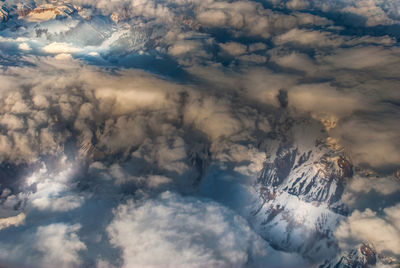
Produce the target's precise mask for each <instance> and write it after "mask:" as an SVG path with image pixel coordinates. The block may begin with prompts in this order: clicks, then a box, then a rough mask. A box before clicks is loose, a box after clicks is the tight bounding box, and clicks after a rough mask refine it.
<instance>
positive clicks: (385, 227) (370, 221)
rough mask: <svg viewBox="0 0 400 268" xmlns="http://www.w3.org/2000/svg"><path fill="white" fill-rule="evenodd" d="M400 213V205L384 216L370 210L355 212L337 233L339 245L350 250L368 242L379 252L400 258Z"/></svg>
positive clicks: (385, 212)
mask: <svg viewBox="0 0 400 268" xmlns="http://www.w3.org/2000/svg"><path fill="white" fill-rule="evenodd" d="M399 212H400V205H399V204H397V205H396V206H393V207H388V208H385V209H384V210H383V215H382V216H380V215H379V214H378V213H376V212H374V211H372V210H370V209H366V210H365V211H362V212H361V211H355V212H353V213H352V214H351V215H350V216H349V217H348V218H347V220H346V221H344V222H342V223H341V224H340V226H339V227H338V228H337V230H336V232H335V235H336V237H337V238H338V241H339V245H340V246H341V247H342V248H343V249H347V250H349V249H351V248H354V247H355V246H357V245H359V244H361V243H362V242H364V241H367V242H370V243H372V244H373V246H374V247H375V248H376V249H377V250H378V252H381V253H384V254H390V255H394V256H399V255H400V239H399V237H400V225H399V215H400V214H399Z"/></svg>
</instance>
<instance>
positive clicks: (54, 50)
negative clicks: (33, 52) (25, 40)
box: [43, 42, 81, 54]
mask: <svg viewBox="0 0 400 268" xmlns="http://www.w3.org/2000/svg"><path fill="white" fill-rule="evenodd" d="M80 51H81V49H80V48H77V47H74V46H73V45H71V44H67V43H58V42H53V43H50V44H48V45H46V46H45V47H43V52H45V53H49V54H73V53H78V52H80Z"/></svg>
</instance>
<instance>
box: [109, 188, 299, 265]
mask: <svg viewBox="0 0 400 268" xmlns="http://www.w3.org/2000/svg"><path fill="white" fill-rule="evenodd" d="M107 231H108V234H109V237H110V242H111V243H112V244H113V245H115V246H118V247H120V248H121V249H122V257H123V260H124V265H123V267H132V266H140V267H159V266H164V267H227V266H230V267H241V266H243V265H248V264H249V262H250V263H251V262H252V261H256V259H257V257H265V258H266V259H265V260H268V258H267V257H270V259H269V260H270V263H273V262H276V261H277V259H278V258H281V259H280V260H281V261H282V260H283V259H285V258H288V259H290V256H289V255H287V256H285V254H281V253H277V252H275V251H274V250H273V249H271V248H269V247H268V246H267V245H266V244H265V242H264V241H263V240H262V239H261V238H260V237H258V236H257V235H256V234H255V233H253V231H252V230H251V229H250V228H249V226H248V225H247V224H246V222H245V221H244V220H243V219H242V218H240V217H239V216H236V215H235V214H233V213H232V212H231V211H229V210H228V209H226V208H224V207H222V206H220V205H218V204H217V203H214V202H210V201H203V200H199V199H194V198H191V197H180V196H179V195H177V194H173V193H170V192H165V193H163V194H162V195H161V196H160V197H159V198H157V199H155V200H147V201H144V202H137V203H135V202H133V201H129V202H128V203H127V204H124V205H120V206H119V207H118V209H117V210H116V211H115V217H114V219H113V221H112V222H111V224H110V225H109V226H108V228H107ZM149 249H151V250H149ZM274 254H276V255H275V256H274ZM293 260H294V259H292V261H293ZM297 261H299V259H297ZM289 263H290V261H289ZM286 264H287V263H286ZM294 264H295V263H292V265H294ZM274 265H275V264H274ZM280 265H284V264H281V263H279V262H276V267H278V266H280Z"/></svg>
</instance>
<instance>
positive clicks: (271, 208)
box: [252, 122, 372, 263]
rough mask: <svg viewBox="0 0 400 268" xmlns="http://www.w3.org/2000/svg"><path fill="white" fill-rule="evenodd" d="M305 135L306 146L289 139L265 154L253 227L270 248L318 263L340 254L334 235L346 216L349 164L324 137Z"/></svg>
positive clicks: (340, 152) (351, 167) (350, 164)
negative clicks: (343, 202) (292, 253)
mask: <svg viewBox="0 0 400 268" xmlns="http://www.w3.org/2000/svg"><path fill="white" fill-rule="evenodd" d="M296 124H297V123H296V122H294V125H296ZM290 128H291V127H290V126H289V129H290ZM289 131H290V130H289ZM321 133H323V132H321ZM305 135H306V136H302V137H301V138H305V139H309V140H308V141H307V143H308V145H307V146H302V144H301V143H296V142H295V141H292V140H291V138H290V137H288V138H285V139H283V138H282V139H281V140H282V142H281V145H279V146H278V147H275V148H277V149H275V151H272V152H270V155H269V158H268V159H267V161H266V162H265V164H264V167H263V169H262V170H261V172H260V175H259V177H258V180H257V185H256V188H257V190H258V193H259V203H258V206H257V207H256V208H255V209H254V211H253V213H252V217H253V222H252V224H253V226H255V229H256V230H257V232H258V233H259V234H260V235H261V236H262V237H263V238H264V239H266V240H267V241H268V242H269V243H270V244H271V245H272V246H274V247H275V248H277V249H283V250H285V251H288V252H298V253H300V254H301V255H303V256H304V257H306V258H308V259H310V260H311V261H312V262H315V263H321V262H324V261H325V260H326V259H332V258H334V257H335V256H336V254H337V253H338V252H339V248H338V245H337V242H336V239H335V236H334V233H333V232H334V230H335V228H336V226H337V224H338V223H339V222H340V221H341V220H342V219H344V216H345V215H346V214H347V208H346V206H345V205H344V204H342V203H341V198H342V195H343V192H344V189H345V186H346V182H347V180H349V179H350V178H351V177H352V176H353V165H352V163H351V161H350V160H349V159H348V158H347V157H346V155H344V153H343V151H341V150H335V149H333V147H331V146H329V144H328V143H327V142H325V138H324V137H321V138H320V139H318V142H315V140H311V139H310V138H309V136H307V130H305ZM321 135H323V134H321ZM371 258H372V257H371ZM371 262H372V260H371Z"/></svg>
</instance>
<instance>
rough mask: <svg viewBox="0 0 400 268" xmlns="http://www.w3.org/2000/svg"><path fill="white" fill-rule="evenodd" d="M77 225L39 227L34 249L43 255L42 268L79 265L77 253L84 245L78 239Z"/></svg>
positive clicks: (57, 224) (55, 224)
mask: <svg viewBox="0 0 400 268" xmlns="http://www.w3.org/2000/svg"><path fill="white" fill-rule="evenodd" d="M80 228H81V226H80V225H79V224H75V225H68V224H64V223H54V224H50V225H47V226H40V227H39V228H38V229H37V232H36V242H35V249H36V250H37V251H39V252H41V253H42V254H43V257H42V259H41V266H42V267H54V266H57V267H75V266H78V265H80V264H81V262H82V261H81V259H80V258H79V252H81V251H84V250H86V245H85V244H84V243H83V242H82V241H81V240H80V239H79V236H78V234H77V232H78V231H79V229H80Z"/></svg>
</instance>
